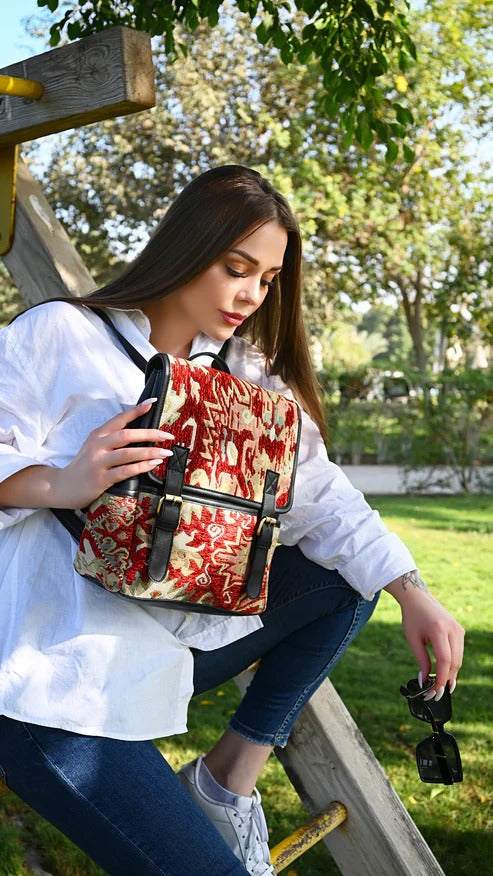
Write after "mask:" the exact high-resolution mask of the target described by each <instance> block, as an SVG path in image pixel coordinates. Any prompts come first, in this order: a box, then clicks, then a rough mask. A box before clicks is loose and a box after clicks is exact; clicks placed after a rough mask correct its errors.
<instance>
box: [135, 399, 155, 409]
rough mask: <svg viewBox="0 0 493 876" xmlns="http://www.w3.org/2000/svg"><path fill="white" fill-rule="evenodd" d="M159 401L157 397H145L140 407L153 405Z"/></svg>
mask: <svg viewBox="0 0 493 876" xmlns="http://www.w3.org/2000/svg"><path fill="white" fill-rule="evenodd" d="M154 402H157V398H145V399H144V401H141V402H139V407H140V406H141V405H151V404H154Z"/></svg>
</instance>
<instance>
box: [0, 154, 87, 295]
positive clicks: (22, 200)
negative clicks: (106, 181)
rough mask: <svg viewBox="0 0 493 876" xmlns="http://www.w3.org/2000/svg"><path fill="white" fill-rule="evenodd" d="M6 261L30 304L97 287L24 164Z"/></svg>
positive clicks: (19, 174) (19, 164)
mask: <svg viewBox="0 0 493 876" xmlns="http://www.w3.org/2000/svg"><path fill="white" fill-rule="evenodd" d="M3 261H4V263H5V265H6V267H7V269H8V271H9V273H10V276H11V277H12V280H13V282H14V283H15V285H16V286H17V288H18V290H19V292H20V293H21V295H22V297H23V299H24V301H25V302H26V304H27V305H30V304H37V303H38V301H45V300H46V299H48V298H54V297H56V296H57V295H86V294H87V293H88V292H90V291H92V290H93V289H94V288H95V287H96V284H95V282H94V280H93V278H92V277H91V275H90V273H89V271H88V270H87V268H86V266H85V265H84V262H83V261H82V259H81V258H80V256H79V255H78V253H77V251H76V249H75V248H74V246H72V244H71V242H70V240H69V238H68V235H67V233H66V231H65V230H64V228H63V227H62V225H61V224H60V222H59V221H58V219H57V218H56V216H55V214H54V212H53V210H52V209H51V207H50V205H49V203H48V201H47V200H46V198H45V196H44V195H43V191H42V189H41V186H40V185H39V183H38V182H37V181H36V180H35V179H34V178H33V177H32V175H31V174H30V172H29V170H28V169H27V167H26V165H25V164H24V162H22V161H19V163H18V168H17V203H16V219H15V234H14V241H13V244H12V248H11V249H10V251H9V252H8V253H6V255H4V256H3Z"/></svg>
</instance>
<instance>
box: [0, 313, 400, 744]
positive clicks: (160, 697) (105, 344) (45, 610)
mask: <svg viewBox="0 0 493 876" xmlns="http://www.w3.org/2000/svg"><path fill="white" fill-rule="evenodd" d="M109 313H110V316H111V317H112V319H113V320H114V322H115V325H116V326H117V327H118V328H119V330H120V331H121V332H122V333H123V334H124V335H125V336H126V337H127V338H128V340H129V341H130V342H131V343H132V344H133V345H134V347H136V348H137V349H138V350H139V352H140V353H141V354H142V355H143V356H144V357H145V358H146V359H148V358H150V357H151V356H152V355H154V353H155V352H156V350H155V349H154V347H153V346H152V345H151V343H150V340H149V338H150V325H149V321H148V320H147V317H146V316H145V315H144V314H143V313H142V312H141V311H139V310H126V311H125V310H117V309H114V310H111V311H109ZM220 346H221V345H220V343H219V342H217V341H214V340H212V339H210V338H208V337H206V336H205V335H199V336H197V337H196V338H195V340H194V342H193V346H192V354H193V353H198V352H202V351H205V350H211V351H213V352H217V351H218V350H219V348H220ZM199 361H200V360H199ZM205 361H206V360H204V362H205ZM228 363H229V366H230V368H231V371H232V372H233V373H234V374H237V375H238V376H239V377H243V378H245V379H246V380H249V381H251V382H254V383H258V384H260V385H261V386H263V387H265V388H267V389H275V390H277V391H280V392H284V393H285V394H288V395H291V393H290V391H289V390H288V389H287V388H286V387H285V386H284V385H283V384H282V382H281V380H280V379H279V378H278V377H275V376H273V377H269V376H268V375H267V374H266V370H265V360H264V357H263V356H262V354H261V353H260V352H259V351H258V350H257V349H255V348H253V347H252V346H251V345H250V344H249V343H248V342H247V341H245V340H243V339H241V338H235V337H233V340H232V342H231V344H230V349H229V351H228ZM143 385H144V376H143V373H142V372H141V371H140V370H139V369H138V368H137V366H136V365H134V363H133V362H132V361H131V360H130V359H129V357H128V356H127V354H126V353H125V352H124V351H123V350H122V348H121V346H120V344H119V342H118V341H117V340H116V338H115V336H114V335H112V333H111V330H110V329H109V328H107V327H106V325H105V324H104V323H103V322H102V320H101V319H100V318H99V317H98V316H97V314H94V313H92V312H91V311H90V310H88V309H87V308H80V307H74V306H72V305H71V304H68V303H63V302H50V303H47V304H44V305H43V306H41V307H37V308H34V309H33V310H31V311H28V312H27V313H25V314H23V315H22V316H20V317H19V318H18V319H17V320H15V322H14V323H13V324H12V325H10V326H8V327H7V328H5V329H2V330H1V331H0V481H2V480H4V479H5V478H7V477H9V475H11V474H14V473H15V472H16V471H19V470H20V469H22V468H25V467H27V466H30V465H39V464H41V465H50V466H56V467H63V466H66V465H67V464H68V463H69V462H70V460H71V459H72V458H73V457H74V455H75V454H76V453H77V451H78V450H79V448H80V447H81V445H82V443H83V442H84V440H85V439H86V438H87V436H88V434H89V432H91V431H92V430H93V429H94V428H96V427H98V426H100V425H101V424H102V423H104V422H106V421H107V420H108V419H110V417H112V416H114V415H115V414H117V413H118V412H120V411H121V410H122V409H124V408H125V407H128V406H130V405H134V404H135V403H136V401H137V399H138V397H139V396H140V393H141V392H142V389H143ZM280 540H281V542H282V543H283V544H286V545H293V544H298V545H299V547H300V548H301V550H302V551H303V553H304V554H305V555H306V556H307V557H309V558H310V559H311V560H314V561H316V562H317V563H320V564H321V565H322V566H325V567H326V568H330V569H338V570H339V571H340V573H341V574H342V575H343V577H344V578H345V579H346V580H347V581H348V582H349V584H350V585H351V586H352V587H354V588H355V589H356V590H357V591H359V592H360V593H361V594H362V595H363V596H364V597H365V598H366V599H371V598H372V597H373V596H374V594H375V593H376V592H377V591H378V590H379V589H380V588H382V587H384V586H385V585H386V584H388V583H389V582H390V581H392V580H393V579H394V578H397V577H398V576H399V575H401V574H403V573H404V572H406V571H409V570H410V569H413V568H414V567H415V564H414V562H413V559H412V557H411V555H410V554H409V552H408V550H407V549H406V548H405V547H404V545H403V544H402V542H401V541H400V540H399V538H398V537H397V536H396V535H394V534H392V533H389V532H388V531H387V529H386V527H385V526H384V525H383V523H382V521H381V520H380V517H379V515H378V513H377V512H376V511H372V510H371V508H370V507H369V506H368V504H367V503H366V501H365V499H364V498H363V496H362V494H361V493H360V492H359V491H358V490H356V489H355V488H354V487H353V486H352V485H351V483H350V482H349V480H348V479H347V477H346V476H345V475H344V474H343V472H342V471H341V470H340V469H339V468H338V467H337V466H336V465H334V464H333V463H331V462H330V461H329V459H328V457H327V453H326V450H325V447H324V444H323V442H322V439H321V437H320V434H319V432H318V430H317V428H316V427H315V425H314V424H313V422H312V421H311V420H310V418H309V417H308V416H306V415H304V416H303V426H302V437H301V445H300V451H299V462H298V471H297V476H296V484H295V493H294V502H293V506H292V508H291V510H290V511H289V512H287V513H286V514H284V515H282V523H281V539H280ZM75 551H76V544H75V542H74V540H73V539H72V538H71V536H70V535H69V534H68V532H67V531H66V530H65V529H64V528H63V526H62V525H61V524H60V523H59V522H58V521H57V520H56V519H55V517H54V516H53V515H52V514H51V512H50V511H49V510H48V509H38V510H35V509H26V508H8V507H3V508H0V714H4V715H7V716H8V717H11V718H15V719H18V720H23V721H28V722H32V723H35V724H44V725H48V726H52V727H62V728H65V729H67V730H72V731H75V732H79V733H87V734H94V735H101V736H111V737H115V738H120V739H127V740H135V739H151V738H156V737H158V736H166V735H170V734H173V733H180V732H183V731H184V730H186V715H187V706H188V703H189V700H190V697H191V695H192V675H193V661H192V655H191V652H190V647H194V648H201V649H204V650H209V649H214V648H219V647H221V646H222V645H224V644H226V643H228V642H231V641H233V640H235V639H238V638H241V637H242V636H244V635H246V634H248V633H249V632H251V631H253V630H255V629H258V628H259V627H260V626H261V623H262V621H261V618H259V617H244V618H241V617H236V618H235V617H231V618H227V617H221V616H212V615H205V614H194V613H192V612H182V611H180V610H177V609H165V608H159V607H156V606H147V605H141V604H137V603H132V602H129V601H126V600H123V599H118V598H117V597H115V595H113V594H111V593H108V592H106V591H105V590H103V589H101V588H100V587H98V586H97V585H95V584H93V583H92V582H90V581H88V580H86V579H84V578H82V577H80V576H79V575H78V574H77V573H76V572H75V570H74V568H73V565H72V563H73V559H74V556H75Z"/></svg>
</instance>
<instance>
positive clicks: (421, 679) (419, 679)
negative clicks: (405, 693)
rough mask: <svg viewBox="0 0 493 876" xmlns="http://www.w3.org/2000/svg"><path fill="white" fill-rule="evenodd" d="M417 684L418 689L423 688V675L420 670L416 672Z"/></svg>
mask: <svg viewBox="0 0 493 876" xmlns="http://www.w3.org/2000/svg"><path fill="white" fill-rule="evenodd" d="M418 684H419V686H420V687H423V673H422V672H421V670H420V671H419V672H418Z"/></svg>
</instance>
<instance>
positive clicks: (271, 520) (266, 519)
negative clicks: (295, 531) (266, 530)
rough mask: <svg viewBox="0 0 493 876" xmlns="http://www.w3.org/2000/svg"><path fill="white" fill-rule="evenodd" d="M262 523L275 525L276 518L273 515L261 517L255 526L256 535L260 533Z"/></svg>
mask: <svg viewBox="0 0 493 876" xmlns="http://www.w3.org/2000/svg"><path fill="white" fill-rule="evenodd" d="M264 523H268V524H269V526H275V525H276V523H277V520H276V518H275V517H262V520H261V521H260V523H259V525H258V527H257V535H260V533H261V532H262V527H263V525H264Z"/></svg>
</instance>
